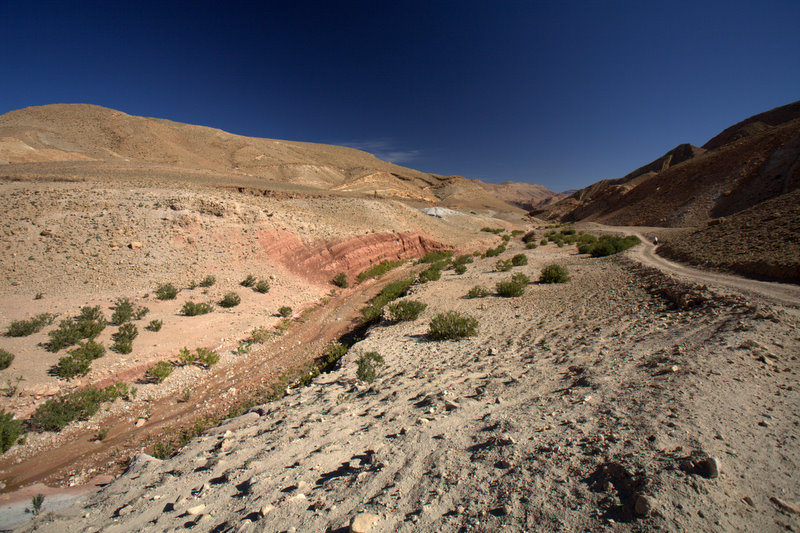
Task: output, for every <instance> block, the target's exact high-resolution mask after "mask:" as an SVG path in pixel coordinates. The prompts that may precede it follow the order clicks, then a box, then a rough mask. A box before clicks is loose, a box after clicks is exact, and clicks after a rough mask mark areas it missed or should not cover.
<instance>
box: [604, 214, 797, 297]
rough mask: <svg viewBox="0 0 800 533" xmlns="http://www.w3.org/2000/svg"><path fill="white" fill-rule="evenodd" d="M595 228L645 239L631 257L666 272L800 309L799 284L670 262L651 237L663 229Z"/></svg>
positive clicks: (695, 281)
mask: <svg viewBox="0 0 800 533" xmlns="http://www.w3.org/2000/svg"><path fill="white" fill-rule="evenodd" d="M592 226H593V227H595V228H597V229H599V230H602V231H605V232H608V233H625V234H631V233H633V234H634V235H636V236H638V237H639V238H640V239H641V240H642V245H641V246H636V247H634V248H633V249H631V251H630V256H631V257H632V258H634V259H636V260H637V261H640V262H641V263H643V264H645V265H648V266H652V267H654V268H657V269H659V270H661V271H662V272H664V273H667V274H672V275H674V276H677V277H679V278H683V279H685V280H688V281H692V282H694V283H702V284H707V285H712V286H715V287H719V288H723V289H727V290H731V289H732V290H734V291H736V292H739V293H742V294H744V295H745V296H748V297H754V296H755V297H761V298H767V299H769V300H773V301H776V302H779V303H781V304H784V305H789V306H793V307H800V287H798V286H797V285H790V284H788V283H777V282H771V281H758V280H754V279H747V278H743V277H740V276H734V275H731V274H723V273H721V272H712V271H708V270H700V269H698V268H693V267H690V266H688V265H685V264H681V263H676V262H674V261H670V260H669V259H666V258H664V257H662V256H660V255H658V254H656V247H655V246H653V242H652V237H650V236H648V235H652V234H653V233H654V232H656V231H657V230H659V229H663V228H641V227H630V228H621V227H618V226H603V225H600V224H592Z"/></svg>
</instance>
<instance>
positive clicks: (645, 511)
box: [634, 494, 655, 516]
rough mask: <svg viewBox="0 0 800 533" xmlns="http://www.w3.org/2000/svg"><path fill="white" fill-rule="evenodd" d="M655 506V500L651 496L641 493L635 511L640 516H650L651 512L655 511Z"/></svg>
mask: <svg viewBox="0 0 800 533" xmlns="http://www.w3.org/2000/svg"><path fill="white" fill-rule="evenodd" d="M654 507H655V501H654V500H653V498H651V497H650V496H645V495H644V494H639V496H638V497H637V498H636V504H635V505H634V511H636V514H637V515H639V516H648V515H649V514H650V513H651V512H653V508H654Z"/></svg>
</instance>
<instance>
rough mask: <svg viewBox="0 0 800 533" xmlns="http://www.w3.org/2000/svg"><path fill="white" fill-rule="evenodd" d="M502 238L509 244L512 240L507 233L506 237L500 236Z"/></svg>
mask: <svg viewBox="0 0 800 533" xmlns="http://www.w3.org/2000/svg"><path fill="white" fill-rule="evenodd" d="M500 238H501V239H503V242H508V241H510V240H511V235H509V234H507V233H506V234H505V235H500Z"/></svg>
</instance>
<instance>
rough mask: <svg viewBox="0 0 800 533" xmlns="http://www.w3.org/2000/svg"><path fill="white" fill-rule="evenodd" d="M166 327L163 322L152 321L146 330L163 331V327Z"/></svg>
mask: <svg viewBox="0 0 800 533" xmlns="http://www.w3.org/2000/svg"><path fill="white" fill-rule="evenodd" d="M163 325H164V322H163V321H161V320H151V321H150V323H149V324H147V325H146V326H145V327H144V329H146V330H148V331H161V326H163Z"/></svg>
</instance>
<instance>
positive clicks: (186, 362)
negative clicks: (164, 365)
mask: <svg viewBox="0 0 800 533" xmlns="http://www.w3.org/2000/svg"><path fill="white" fill-rule="evenodd" d="M195 361H197V356H196V355H195V354H193V353H192V352H190V351H189V348H186V347H184V348H183V349H181V351H180V352H178V365H180V366H190V365H193V364H194V363H195Z"/></svg>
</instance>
